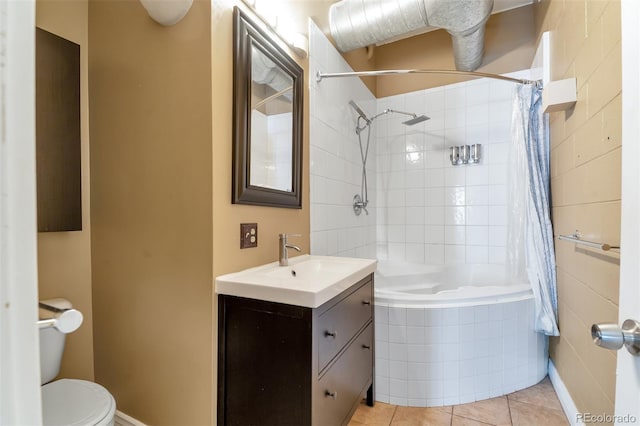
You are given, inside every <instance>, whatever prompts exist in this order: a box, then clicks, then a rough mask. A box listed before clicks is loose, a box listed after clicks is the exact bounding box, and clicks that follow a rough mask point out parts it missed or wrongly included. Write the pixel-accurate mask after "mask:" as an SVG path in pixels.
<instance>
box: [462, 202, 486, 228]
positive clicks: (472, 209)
mask: <svg viewBox="0 0 640 426" xmlns="http://www.w3.org/2000/svg"><path fill="white" fill-rule="evenodd" d="M466 215H467V219H466V224H467V225H484V226H486V225H489V208H488V207H487V206H468V207H467V209H466Z"/></svg>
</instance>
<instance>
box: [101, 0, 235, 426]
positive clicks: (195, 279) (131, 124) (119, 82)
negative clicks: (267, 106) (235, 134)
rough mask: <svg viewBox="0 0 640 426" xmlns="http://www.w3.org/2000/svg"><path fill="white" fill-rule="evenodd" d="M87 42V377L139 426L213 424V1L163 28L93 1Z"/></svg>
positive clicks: (132, 1)
mask: <svg viewBox="0 0 640 426" xmlns="http://www.w3.org/2000/svg"><path fill="white" fill-rule="evenodd" d="M89 43H90V45H91V52H90V56H89V75H90V90H91V99H90V111H91V141H92V144H91V194H92V205H91V207H92V210H91V212H92V217H91V219H92V224H93V228H92V231H93V235H92V257H93V262H92V267H93V271H92V272H93V306H94V348H95V377H96V381H97V382H99V383H101V384H103V385H105V386H106V387H107V388H108V389H109V390H110V391H111V393H112V394H113V395H114V396H115V398H116V401H117V404H118V409H119V410H121V411H123V412H125V413H126V414H128V415H130V416H133V417H134V418H136V419H138V420H140V421H142V422H144V423H146V424H150V425H177V424H183V425H187V424H188V425H203V424H211V415H212V404H213V402H212V369H213V366H212V359H213V358H212V342H211V341H212V335H213V330H212V314H213V310H212V294H213V287H212V260H211V259H212V256H213V255H212V235H213V232H212V204H213V201H212V167H211V155H212V154H211V152H212V148H211V142H212V139H211V122H212V119H211V6H210V2H208V1H203V0H196V1H194V3H193V6H192V8H191V10H190V12H189V13H188V14H187V15H186V17H185V18H184V20H182V21H181V22H180V23H179V24H177V25H175V26H171V27H163V26H161V25H159V24H157V23H155V22H154V21H152V20H151V18H149V16H148V15H147V13H146V12H145V10H144V8H143V7H142V4H141V3H140V2H139V1H138V0H119V1H102V0H95V1H94V0H91V1H90V2H89ZM216 201H217V202H218V201H220V202H222V201H221V200H216Z"/></svg>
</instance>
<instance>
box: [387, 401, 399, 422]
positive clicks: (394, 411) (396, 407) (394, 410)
mask: <svg viewBox="0 0 640 426" xmlns="http://www.w3.org/2000/svg"><path fill="white" fill-rule="evenodd" d="M394 407H395V408H394V409H393V415H392V416H391V420H389V426H391V423H393V418H394V417H395V416H396V411H398V406H397V405H394Z"/></svg>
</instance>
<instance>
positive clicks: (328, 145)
mask: <svg viewBox="0 0 640 426" xmlns="http://www.w3.org/2000/svg"><path fill="white" fill-rule="evenodd" d="M309 45H310V46H309V65H310V67H309V68H310V70H311V71H310V81H311V83H310V88H309V98H310V109H311V111H310V116H311V119H310V135H311V136H310V139H311V140H310V163H311V164H310V166H311V177H310V179H311V200H310V201H311V253H313V254H318V255H340V256H352V257H367V258H375V257H376V242H375V236H376V232H375V229H376V208H375V206H376V201H375V196H376V175H375V163H376V155H375V144H376V137H375V128H373V130H372V132H371V147H370V150H369V157H368V161H367V174H368V176H369V199H370V203H371V205H372V207H371V208H369V214H368V215H367V214H365V213H364V212H362V214H361V215H360V216H356V215H355V214H354V212H353V209H352V204H353V196H354V195H355V194H357V193H360V181H361V174H362V160H361V157H360V148H359V144H358V136H357V135H356V132H355V125H356V118H357V115H356V113H355V111H354V110H353V109H352V108H351V107H350V106H349V101H350V100H353V101H354V102H356V103H357V104H358V105H359V106H360V108H362V109H363V110H364V111H365V112H366V113H367V115H369V116H372V115H373V114H375V111H376V98H375V97H374V96H373V94H372V93H371V92H370V91H369V90H368V89H367V88H366V86H365V85H364V84H363V83H362V81H360V79H358V78H338V79H326V80H323V81H322V82H320V83H318V82H316V81H315V73H316V71H318V70H321V71H323V72H329V71H331V72H340V71H343V72H348V71H353V70H352V69H351V67H349V65H348V64H347V63H346V61H345V60H344V59H343V58H342V56H341V55H340V54H339V53H338V51H337V50H336V49H335V48H334V47H333V45H331V43H330V42H329V40H328V39H327V38H326V37H325V35H324V34H323V33H322V31H321V30H320V29H319V28H318V27H317V26H316V25H315V24H314V23H313V22H312V21H310V24H309ZM365 133H366V132H365ZM364 136H366V135H365V134H363V137H364ZM363 142H364V143H366V139H363Z"/></svg>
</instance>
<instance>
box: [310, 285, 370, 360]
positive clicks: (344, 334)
mask: <svg viewBox="0 0 640 426" xmlns="http://www.w3.org/2000/svg"><path fill="white" fill-rule="evenodd" d="M372 311H373V282H372V281H368V282H366V283H365V284H364V285H362V286H361V287H360V288H358V289H357V290H356V291H355V292H353V293H352V294H350V295H349V296H347V297H345V298H344V299H342V300H341V301H340V302H338V303H337V304H336V305H334V306H333V307H331V308H330V309H328V310H327V311H326V312H324V313H322V314H321V315H320V317H319V318H318V327H317V330H318V336H317V339H318V371H322V370H323V369H324V368H325V367H326V366H327V364H328V363H329V361H331V360H332V359H333V358H334V357H335V356H336V355H337V354H338V352H340V350H341V349H342V348H343V347H344V345H346V344H347V342H348V341H349V340H351V338H352V337H353V336H354V335H355V334H356V333H357V332H358V330H360V329H361V328H362V327H363V326H364V325H365V324H366V323H367V321H369V320H370V319H371V317H372Z"/></svg>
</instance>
